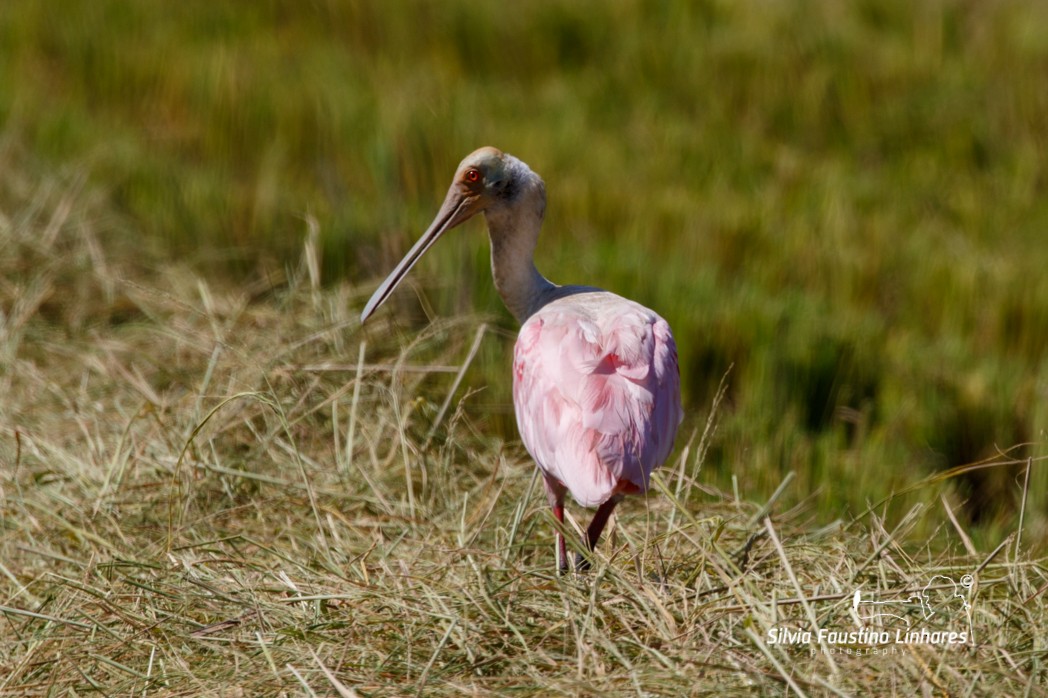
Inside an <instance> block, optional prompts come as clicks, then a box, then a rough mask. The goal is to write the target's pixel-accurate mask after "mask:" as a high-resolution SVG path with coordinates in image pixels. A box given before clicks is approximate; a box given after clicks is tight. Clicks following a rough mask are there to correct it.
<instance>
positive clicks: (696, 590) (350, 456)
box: [0, 181, 1048, 696]
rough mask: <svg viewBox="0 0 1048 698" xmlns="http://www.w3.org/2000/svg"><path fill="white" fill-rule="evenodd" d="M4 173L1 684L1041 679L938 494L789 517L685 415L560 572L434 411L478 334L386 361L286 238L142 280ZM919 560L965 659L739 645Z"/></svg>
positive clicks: (1029, 594)
mask: <svg viewBox="0 0 1048 698" xmlns="http://www.w3.org/2000/svg"><path fill="white" fill-rule="evenodd" d="M4 187H5V189H4V198H3V206H4V207H5V208H4V210H2V211H0V214H2V215H0V279H3V281H2V282H0V283H2V285H0V307H2V309H3V313H4V314H3V316H2V318H0V323H2V324H0V352H2V354H3V362H2V364H0V388H2V394H3V395H4V399H3V401H2V404H0V427H2V432H0V434H2V436H0V461H2V468H0V512H2V524H0V607H2V608H0V628H2V631H0V696H29V695H68V696H73V695H86V694H101V695H136V696H137V695H141V696H161V695H168V696H172V695H184V696H198V695H251V696H254V695H342V696H350V695H360V696H372V695H376V696H377V695H410V694H433V695H463V694H471V695H485V694H491V693H506V694H521V695H525V694H526V695H553V694H569V695H597V694H615V695H617V694H624V695H629V694H636V695H682V694H689V695H725V694H733V693H761V694H788V693H791V692H792V693H797V694H807V695H822V694H827V695H828V694H839V695H860V694H862V695H869V694H877V695H887V694H897V695H915V694H925V695H989V694H991V693H992V694H1010V695H1022V694H1027V695H1043V694H1044V693H1045V691H1044V689H1043V688H1042V687H1041V683H1042V682H1043V681H1044V678H1045V662H1044V657H1045V651H1046V646H1045V636H1044V632H1043V628H1044V627H1045V624H1046V622H1048V614H1046V610H1045V602H1044V597H1045V594H1044V593H1043V592H1044V591H1045V589H1046V586H1048V569H1046V566H1045V561H1044V560H1039V559H1037V560H1031V559H1028V558H1027V557H1026V556H1025V555H1024V554H1023V547H1022V541H1021V540H1019V539H1018V538H1017V537H1016V536H1015V535H1014V534H1013V535H1012V536H1011V537H1009V538H1006V539H1005V540H1003V541H1002V543H1001V546H999V547H998V548H997V549H996V550H992V551H990V550H976V549H975V548H974V547H972V546H971V543H970V541H968V540H967V538H966V537H965V536H964V533H963V530H962V529H961V527H960V525H958V524H956V523H951V518H950V516H951V515H950V513H949V506H948V505H947V504H946V503H945V502H946V500H945V499H943V500H942V504H940V489H939V483H929V484H926V485H925V486H924V491H925V493H926V495H927V497H926V499H927V502H929V505H928V506H925V507H919V508H917V509H915V510H914V511H913V512H911V514H912V515H910V516H906V517H903V519H902V522H901V523H899V524H898V525H897V526H893V527H892V530H886V528H885V526H884V524H883V519H882V518H881V516H882V513H883V509H882V508H878V509H877V510H876V511H873V512H871V513H869V514H868V515H867V516H865V517H863V518H860V519H858V520H856V521H852V522H842V523H841V524H838V525H834V526H830V527H828V528H821V529H815V528H814V526H813V525H812V524H811V522H810V518H809V517H810V512H809V511H808V510H807V509H806V508H805V507H803V506H802V507H799V508H797V509H794V510H791V511H780V510H779V508H778V507H777V506H776V503H775V501H770V502H767V501H761V502H749V501H740V499H739V497H737V496H736V495H731V494H727V493H722V492H718V491H714V490H712V489H710V488H707V487H704V485H703V476H702V472H701V467H702V462H703V455H704V453H705V449H706V447H707V446H708V445H709V443H710V442H711V441H712V440H715V439H716V412H715V411H713V419H711V420H710V422H709V423H708V424H707V425H706V428H705V429H704V428H703V424H704V422H705V416H703V417H702V418H701V419H700V418H694V417H692V418H691V421H690V422H689V425H691V426H692V428H694V429H695V430H696V431H695V433H694V435H693V436H692V438H691V439H690V440H689V439H687V438H685V439H683V441H687V445H686V446H684V447H683V448H682V449H680V450H679V452H678V456H677V457H675V459H674V460H673V461H672V462H671V463H669V464H668V465H667V467H666V468H665V469H664V471H662V476H661V479H660V480H659V487H660V488H661V489H662V490H663V492H662V493H661V494H656V495H653V496H650V497H648V498H647V499H646V500H633V501H631V502H630V503H628V504H627V505H626V506H624V507H622V509H621V512H620V518H619V519H618V520H617V521H616V523H615V525H614V528H613V529H612V532H611V534H610V535H609V537H608V539H607V540H606V542H605V545H604V546H603V547H602V551H601V553H600V554H599V556H598V563H597V565H596V566H595V570H594V571H593V572H592V573H591V574H589V575H587V576H582V577H574V576H568V577H564V578H558V577H557V576H555V575H554V574H553V547H552V529H551V524H550V522H551V517H549V515H548V514H547V513H546V506H545V498H544V496H543V495H542V492H541V487H540V486H536V480H535V477H534V470H533V468H532V466H531V465H530V463H529V461H528V459H527V458H526V455H525V454H524V453H523V452H522V450H521V449H520V447H519V446H518V445H517V444H515V443H511V444H502V443H499V442H496V441H493V440H492V439H490V438H487V437H485V435H484V430H483V428H482V426H483V425H478V424H476V423H474V422H473V421H471V420H470V419H469V418H468V417H467V416H466V415H465V414H464V413H463V412H462V411H461V410H458V409H456V405H458V404H459V401H461V400H468V399H469V395H470V391H469V390H468V389H466V388H463V389H460V390H459V391H458V392H456V393H455V394H454V399H453V400H452V401H451V402H450V403H448V404H449V405H450V409H449V410H448V411H447V412H442V410H441V409H440V406H441V403H443V402H444V401H445V398H446V397H447V396H448V395H449V390H450V388H451V387H452V386H453V385H454V384H455V379H456V377H457V376H458V374H459V373H460V368H461V367H462V366H463V365H464V364H465V363H466V360H467V359H468V357H469V356H470V354H471V352H470V348H471V347H472V346H473V341H474V337H475V336H476V332H477V328H478V327H479V326H480V322H479V320H476V319H473V318H463V319H460V320H456V321H453V322H448V323H443V324H437V325H433V326H430V327H428V328H426V329H423V330H420V331H417V332H416V331H412V332H411V333H410V334H408V335H406V336H410V337H413V338H414V341H413V343H411V344H408V345H406V346H401V343H400V342H399V340H398V339H396V338H394V337H392V334H393V333H392V332H391V331H389V330H390V328H389V327H387V326H384V325H383V324H382V322H383V321H384V320H383V319H382V318H380V319H379V321H378V322H377V323H376V324H375V325H374V326H369V327H368V328H367V330H366V331H362V330H361V328H360V327H359V326H358V324H357V322H356V319H355V316H356V309H357V308H358V307H359V305H360V300H361V299H360V293H359V292H358V291H356V290H354V289H351V288H348V287H338V288H334V289H324V288H321V286H320V285H319V284H318V283H317V281H318V280H317V278H316V269H317V265H316V264H315V263H311V262H310V260H311V258H312V255H311V253H310V249H309V246H308V245H307V254H305V255H304V261H303V263H302V264H301V265H300V266H299V268H297V269H291V270H289V272H288V274H287V280H286V281H285V280H274V279H268V280H265V281H262V282H260V283H259V284H258V286H257V287H256V288H254V289H251V290H247V291H245V290H244V289H230V288H217V287H214V286H212V285H211V284H210V283H209V282H207V281H205V280H202V279H200V278H194V277H193V276H191V275H189V274H188V273H187V272H185V271H184V270H183V269H180V268H179V267H177V266H163V267H158V268H157V270H156V271H155V272H154V273H147V272H145V271H143V269H146V268H147V266H146V264H144V263H143V256H142V255H138V256H137V258H135V257H133V256H132V255H133V254H137V253H135V251H134V250H133V249H131V246H130V245H129V243H128V242H127V238H126V237H122V236H121V235H120V234H119V223H118V222H115V221H112V220H108V219H107V218H106V216H105V215H103V214H102V213H101V212H100V210H99V209H98V208H97V207H96V205H95V203H94V202H93V200H92V199H91V197H90V196H89V195H87V194H84V193H82V192H81V191H80V190H79V188H77V187H76V186H75V182H73V183H70V182H59V183H46V184H39V183H33V182H29V183H24V182H23V183H17V182H15V183H13V182H11V181H8V182H6V183H5V184H4ZM307 239H308V238H307ZM102 240H105V241H106V243H105V244H102V243H101V241H102ZM120 240H124V243H123V244H122V245H121V244H120V242H119V241H120ZM144 258H146V259H148V254H146V255H144ZM382 317H383V318H391V315H390V314H384V315H383V316H382ZM387 321H388V320H387ZM485 337H486V339H485V341H508V340H507V339H506V338H504V337H501V336H498V335H485ZM332 362H342V364H341V365H333V364H332ZM465 375H466V379H465V381H464V385H465V386H468V385H469V374H468V373H466V374H465ZM463 394H464V395H465V396H464V397H463ZM438 416H439V418H438ZM435 424H436V425H437V426H436V428H435V429H434V425H435ZM431 432H432V437H431ZM430 437H431V438H430ZM685 437H687V434H685ZM1003 460H1004V459H1003V458H1002V461H1003ZM738 469H739V472H740V474H743V475H744V473H745V464H744V463H739V464H738ZM784 484H785V486H786V487H787V488H788V487H790V483H789V482H786V483H784ZM772 499H773V500H774V497H773V498H772ZM769 515H770V516H769ZM922 519H923V520H924V521H925V522H927V521H929V520H931V521H941V529H940V533H941V535H939V536H937V537H936V538H935V539H934V540H933V541H929V542H925V541H922V540H914V539H912V538H910V537H908V531H909V530H910V528H911V527H912V526H914V525H915V524H916V523H917V522H918V521H920V520H922ZM573 525H574V524H573ZM936 574H942V575H947V576H950V577H952V578H954V579H959V578H960V577H961V576H962V575H964V574H972V575H973V577H974V586H973V588H972V589H971V594H970V597H969V598H970V601H971V604H972V608H973V618H972V626H973V628H972V629H973V631H974V636H975V643H974V644H972V645H965V646H962V647H954V648H949V647H944V646H939V645H931V644H928V645H900V646H897V647H895V650H896V651H895V652H894V653H892V654H887V655H883V656H881V655H878V656H873V655H865V656H856V655H848V654H834V655H830V656H827V655H826V654H823V653H821V652H819V651H815V652H812V651H810V650H811V649H816V650H817V649H818V644H817V643H816V644H813V645H812V646H811V647H809V646H808V645H802V646H797V647H783V646H781V645H774V644H771V643H769V641H768V639H769V638H768V631H769V629H772V628H777V627H789V628H792V629H795V630H810V629H811V628H812V627H813V625H814V626H818V627H822V628H827V629H841V630H854V629H855V628H856V627H857V625H856V624H857V622H858V621H857V619H856V618H855V617H854V612H853V608H852V597H853V594H854V592H855V590H856V589H859V590H861V592H862V594H863V597H864V598H867V599H878V600H881V601H898V600H904V599H906V598H907V597H909V596H910V595H912V594H913V593H916V592H917V591H918V590H920V589H921V588H922V587H924V585H925V584H927V583H928V582H929V580H930V579H931V578H932V576H934V575H936ZM905 614H906V615H907V617H909V618H910V619H911V620H912V621H914V622H917V621H918V617H917V615H916V614H915V612H914V609H912V608H910V609H907V610H906V611H905ZM956 621H957V618H956V617H953V618H951V619H948V620H947V621H946V622H954V623H955V622H956ZM936 622H937V621H934V620H933V621H928V627H931V628H935V627H938V626H936Z"/></svg>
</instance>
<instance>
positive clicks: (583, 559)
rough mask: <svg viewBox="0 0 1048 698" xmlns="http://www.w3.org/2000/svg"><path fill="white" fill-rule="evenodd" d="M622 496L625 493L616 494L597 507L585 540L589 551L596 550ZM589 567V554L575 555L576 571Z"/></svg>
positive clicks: (582, 570) (583, 570)
mask: <svg viewBox="0 0 1048 698" xmlns="http://www.w3.org/2000/svg"><path fill="white" fill-rule="evenodd" d="M622 497H623V495H621V494H616V495H614V496H612V498H611V499H609V500H608V501H606V502H604V503H603V504H601V505H600V506H599V507H598V508H597V513H596V514H594V515H593V520H592V521H590V525H589V528H587V529H586V539H585V540H584V541H583V543H585V544H586V550H587V551H588V552H593V551H594V550H596V548H597V543H599V542H600V534H601V533H603V532H604V527H605V526H606V525H607V523H608V519H609V518H610V517H611V512H612V511H614V510H615V505H616V504H618V503H619V502H621V501H622ZM589 568H590V559H589V555H588V554H587V555H583V554H582V553H577V554H576V555H575V571H576V572H585V571H586V570H588V569H589Z"/></svg>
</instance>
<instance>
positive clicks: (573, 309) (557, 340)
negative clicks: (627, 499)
mask: <svg viewBox="0 0 1048 698" xmlns="http://www.w3.org/2000/svg"><path fill="white" fill-rule="evenodd" d="M513 403H514V406H515V407H516V412H517V426H518V427H519V428H520V436H521V439H522V440H523V441H524V446H525V447H526V448H527V449H528V452H529V453H530V454H531V456H532V457H533V458H534V459H535V462H536V463H537V464H538V466H539V467H540V468H541V469H542V470H543V471H544V472H545V473H546V474H548V475H552V476H553V477H555V478H556V479H557V480H559V481H560V482H561V483H563V484H564V485H565V486H566V487H567V488H568V490H569V491H570V492H571V494H572V496H573V497H574V498H575V499H576V500H577V501H578V502H579V503H580V504H582V505H584V506H589V507H593V506H597V505H599V504H602V503H603V502H604V501H606V500H607V499H608V498H609V497H611V496H612V495H613V494H614V493H615V492H622V491H640V492H644V491H647V489H648V481H649V476H650V475H651V472H652V471H653V470H655V469H656V468H658V467H659V466H660V465H662V463H663V461H665V460H666V458H667V457H668V456H669V454H670V451H672V450H673V439H674V437H675V436H676V434H677V426H678V425H679V424H680V422H681V419H682V418H683V412H682V410H681V404H680V372H679V369H678V366H677V347H676V345H675V344H674V341H673V335H672V334H671V333H670V327H669V325H668V324H667V323H666V321H665V320H663V319H662V318H661V317H659V316H658V315H656V314H655V313H654V312H652V311H650V310H648V309H647V308H645V307H644V306H641V305H638V304H637V303H634V302H632V301H629V300H626V299H624V298H620V297H619V296H616V295H614V294H611V293H603V292H602V293H592V294H578V295H575V296H567V297H565V298H561V299H559V300H557V301H554V302H552V303H550V304H549V305H547V306H545V307H543V308H542V309H541V310H539V311H538V312H537V313H535V314H534V315H533V316H531V318H529V319H528V320H527V322H525V323H524V326H523V327H521V329H520V336H519V337H518V338H517V345H516V349H515V351H514V361H513Z"/></svg>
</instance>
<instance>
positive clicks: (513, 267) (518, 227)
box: [485, 176, 557, 324]
mask: <svg viewBox="0 0 1048 698" xmlns="http://www.w3.org/2000/svg"><path fill="white" fill-rule="evenodd" d="M521 186H522V189H521V190H520V191H519V192H517V195H516V196H515V197H514V199H513V201H511V202H507V203H504V204H502V205H500V206H497V207H493V208H490V209H488V210H487V211H485V218H486V219H487V222H488V235H489V236H490V237H491V276H492V279H494V281H495V289H496V290H497V291H498V292H499V295H500V296H502V301H503V302H504V303H505V304H506V307H507V308H508V309H509V311H510V312H511V313H513V316H514V317H515V318H517V320H518V321H519V322H520V323H522V324H523V323H524V321H525V320H527V319H528V318H529V317H531V315H532V314H533V313H535V311H537V310H538V309H539V308H541V307H542V306H543V305H544V304H545V303H546V302H547V301H548V300H549V299H550V296H551V293H552V292H553V291H554V289H556V288H557V286H556V284H554V283H552V282H550V281H548V280H547V279H546V278H545V277H544V276H542V274H540V273H539V271H538V269H536V268H535V246H536V244H537V243H538V239H539V229H540V228H541V227H542V217H543V215H544V214H545V211H546V190H545V186H543V184H542V180H541V179H539V178H538V177H537V176H535V177H534V180H531V181H526V182H524V183H522V185H521Z"/></svg>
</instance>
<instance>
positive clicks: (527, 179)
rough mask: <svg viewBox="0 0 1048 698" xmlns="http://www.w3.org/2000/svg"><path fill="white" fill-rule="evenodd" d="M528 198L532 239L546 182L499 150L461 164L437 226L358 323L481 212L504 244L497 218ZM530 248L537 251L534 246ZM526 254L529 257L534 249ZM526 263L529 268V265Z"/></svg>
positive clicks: (435, 221)
mask: <svg viewBox="0 0 1048 698" xmlns="http://www.w3.org/2000/svg"><path fill="white" fill-rule="evenodd" d="M525 199H527V200H528V203H529V204H531V206H530V208H531V209H532V211H531V215H533V216H536V217H537V221H536V225H534V226H531V225H529V226H528V229H529V230H531V228H533V229H534V230H533V234H534V236H537V234H538V224H541V219H542V214H543V211H544V210H545V205H546V194H545V185H544V184H543V183H542V179H541V178H540V177H539V176H538V175H537V174H535V173H534V172H532V171H531V169H530V168H529V167H528V166H527V165H525V164H524V163H523V162H521V161H520V160H518V159H517V158H515V157H513V156H512V155H508V154H506V153H503V152H502V151H501V150H499V149H498V148H492V147H490V146H488V147H484V148H480V149H478V150H474V151H473V152H472V153H470V154H469V155H467V156H466V157H465V158H464V159H463V160H462V162H461V163H459V166H458V169H457V170H456V171H455V178H454V180H453V181H452V183H451V187H450V188H449V189H448V194H447V196H446V197H445V198H444V204H443V205H442V206H441V207H440V211H439V212H438V213H437V216H436V218H435V219H433V223H432V224H430V226H429V228H428V229H427V230H426V232H425V233H423V234H422V237H421V238H419V239H418V241H417V242H416V243H415V245H414V246H413V247H412V248H411V250H409V251H408V253H407V255H405V256H404V259H402V260H401V261H400V263H399V264H397V266H396V268H395V269H394V270H393V271H392V273H390V275H389V276H388V277H386V280H385V281H383V282H382V284H381V285H380V286H379V287H378V289H376V291H375V293H374V295H372V296H371V299H370V300H369V301H368V303H367V305H366V306H365V307H364V312H362V313H361V315H360V321H361V322H364V321H365V320H367V319H368V317H370V316H371V314H372V313H374V312H375V310H377V309H378V307H379V306H380V305H382V303H383V302H384V301H385V300H386V298H388V297H389V295H390V294H391V293H392V292H393V289H395V288H396V287H397V284H399V283H400V282H401V280H402V279H403V278H404V276H406V275H407V273H408V272H409V271H410V270H411V268H412V267H413V266H415V263H416V262H418V260H419V259H421V258H422V255H424V254H425V253H426V251H427V250H429V248H430V247H432V246H433V243H435V242H436V241H437V240H438V239H440V236H441V235H443V234H444V233H446V232H447V231H448V230H451V229H452V228H454V227H455V226H457V225H459V224H461V223H464V222H465V221H467V220H469V219H470V218H472V217H473V216H475V215H477V214H478V213H481V212H483V213H485V214H486V215H487V216H488V223H489V231H490V232H492V245H493V247H494V246H496V245H499V244H501V242H502V240H503V237H502V236H497V235H496V234H495V232H494V231H496V230H502V229H503V226H499V225H496V226H492V221H493V217H494V219H496V220H502V219H504V218H506V217H507V216H510V215H511V214H516V213H518V212H517V211H516V210H515V209H517V208H518V207H519V206H520V205H524V200H525ZM530 244H531V248H533V247H534V241H531V243H530ZM527 253H528V254H530V250H528V252H527ZM528 263H529V264H530V260H528ZM497 281H498V280H497V279H496V282H497Z"/></svg>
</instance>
